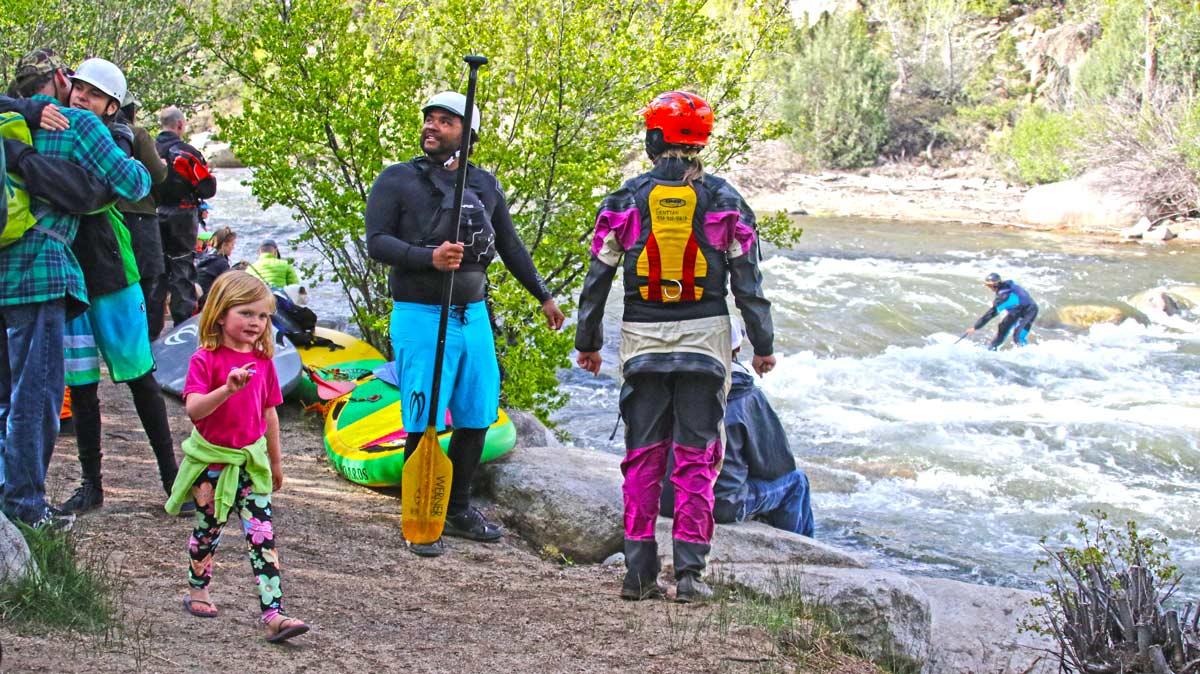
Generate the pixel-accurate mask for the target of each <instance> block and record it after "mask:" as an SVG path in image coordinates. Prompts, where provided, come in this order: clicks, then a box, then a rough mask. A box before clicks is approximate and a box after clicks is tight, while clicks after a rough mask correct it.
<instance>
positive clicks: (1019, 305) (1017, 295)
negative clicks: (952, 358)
mask: <svg viewBox="0 0 1200 674" xmlns="http://www.w3.org/2000/svg"><path fill="white" fill-rule="evenodd" d="M1036 306H1037V303H1036V302H1034V301H1033V298H1032V297H1030V296H1029V292H1028V291H1026V290H1025V289H1024V288H1022V287H1021V286H1019V285H1017V284H1016V283H1013V282H1012V281H1001V282H1000V285H999V286H997V287H996V298H995V299H993V300H992V306H991V308H990V309H988V310H987V311H986V312H985V313H984V314H983V315H982V316H980V317H979V320H977V321H975V329H976V330H978V329H979V328H982V327H983V326H985V325H987V323H988V321H990V320H992V319H993V318H995V317H996V315H997V314H999V313H1000V312H1001V311H1012V312H1014V313H1015V312H1017V311H1025V310H1026V309H1027V308H1028V307H1036Z"/></svg>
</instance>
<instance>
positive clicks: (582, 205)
mask: <svg viewBox="0 0 1200 674" xmlns="http://www.w3.org/2000/svg"><path fill="white" fill-rule="evenodd" d="M704 5H705V3H704V2H702V1H701V0H665V1H663V2H654V3H645V2H640V1H638V0H618V1H615V2H608V3H590V2H585V1H582V0H559V1H558V2H551V3H545V2H541V1H539V0H506V1H504V2H496V1H495V0H487V1H485V0H435V1H433V2H416V1H405V0H391V1H390V2H346V1H344V0H296V1H294V2H290V3H272V4H269V5H268V4H266V3H261V4H260V3H256V4H255V5H253V6H250V7H246V8H243V9H241V10H239V11H235V12H225V13H221V12H215V11H213V12H210V13H208V14H205V15H203V16H197V17H196V19H195V29H196V31H197V33H198V34H199V35H200V37H201V40H202V41H203V43H204V44H205V45H206V46H207V47H209V49H210V50H211V52H212V54H213V55H214V57H215V58H217V59H220V60H221V61H222V62H223V63H224V64H225V65H226V66H227V67H228V68H230V69H231V70H232V71H233V72H235V73H237V74H238V75H239V76H240V77H241V79H242V80H243V82H244V83H245V92H244V96H243V99H244V100H243V103H244V105H243V110H242V112H240V113H238V114H236V115H233V116H228V117H223V118H220V119H219V121H220V123H221V129H222V134H223V136H224V137H225V138H226V139H228V140H229V141H230V142H231V143H232V145H233V149H234V151H235V153H236V154H237V155H238V156H239V158H240V159H242V161H244V162H245V163H246V164H247V165H248V166H251V167H253V168H254V169H255V172H254V176H253V178H252V179H251V186H252V189H253V191H254V194H255V196H256V197H257V198H258V199H259V201H260V202H261V203H262V204H263V205H264V206H268V205H273V204H282V205H284V206H287V207H289V208H291V209H292V210H293V212H294V213H296V217H297V218H298V219H299V220H300V222H301V223H302V224H303V225H304V228H305V231H304V233H303V234H302V235H301V237H300V240H301V241H305V242H308V243H310V244H311V245H313V246H315V247H316V249H317V250H318V251H319V252H320V253H321V255H322V257H323V258H324V261H325V262H326V263H327V270H328V272H327V278H326V280H329V281H333V282H335V283H338V284H340V285H341V286H342V287H343V288H344V289H345V294H346V299H347V302H348V306H349V307H350V309H351V312H352V318H353V320H354V321H355V323H356V324H357V325H358V327H359V328H360V329H361V330H362V332H363V334H364V336H365V337H366V338H367V339H368V340H369V341H371V342H372V343H374V344H376V345H378V346H382V347H384V348H385V349H386V348H387V338H386V335H387V324H386V317H387V315H388V307H389V304H390V300H389V298H388V295H387V291H386V283H385V280H384V269H383V268H382V266H381V265H378V264H375V263H373V262H371V261H369V260H368V258H367V255H366V243H365V241H364V239H363V234H364V229H363V220H362V212H363V208H364V205H365V201H366V197H367V194H368V192H369V190H370V187H371V184H372V182H373V181H374V179H375V177H376V176H377V175H378V174H379V172H380V171H381V170H382V169H383V168H384V167H385V166H386V165H387V164H388V163H390V162H392V161H397V160H404V159H406V158H408V157H411V156H414V155H417V154H419V152H420V149H419V146H418V143H417V141H418V130H419V127H420V106H421V103H422V102H423V101H424V99H425V98H426V97H427V96H428V95H430V94H432V93H434V92H436V91H439V90H442V89H447V88H454V89H459V90H462V88H463V87H464V86H465V82H464V74H465V66H464V65H463V63H462V55H463V54H466V53H482V54H486V55H487V56H488V57H489V58H490V59H491V62H490V64H489V65H488V66H486V67H485V68H484V69H483V70H482V71H481V73H480V85H479V95H478V103H479V107H480V109H481V111H482V118H483V119H482V124H483V128H482V134H481V140H480V143H479V144H478V145H477V146H476V152H475V155H474V156H473V160H474V161H475V162H476V163H478V164H479V165H481V166H483V167H484V168H486V169H488V170H489V171H492V172H494V173H495V174H496V175H497V176H498V177H499V179H500V181H501V183H502V185H503V186H504V188H505V192H506V195H507V197H508V201H509V204H510V208H511V210H512V213H513V219H514V222H515V223H516V226H517V229H518V232H519V234H520V235H521V238H522V240H523V241H524V242H525V244H526V245H527V246H528V247H529V249H530V251H531V252H532V254H533V257H534V261H535V263H536V264H537V267H538V269H539V270H540V271H541V272H542V274H543V275H544V276H545V278H546V281H547V283H548V284H549V286H550V288H551V290H552V291H553V292H554V294H555V295H556V296H557V297H558V298H559V299H560V302H563V303H564V304H565V305H566V308H568V309H569V308H570V305H571V303H572V302H571V298H573V296H574V295H575V292H576V290H577V289H578V286H579V284H580V283H581V282H582V277H583V274H584V272H585V271H586V267H587V256H588V246H587V243H586V240H587V236H588V234H589V230H590V228H591V225H592V219H593V217H594V215H595V208H596V204H597V202H598V200H599V198H600V196H601V195H602V194H603V193H604V192H605V191H608V190H611V189H613V188H615V187H616V186H617V185H618V184H619V183H620V181H621V178H622V167H623V166H624V165H626V164H627V163H628V162H629V159H630V158H631V157H633V156H636V154H634V153H635V152H636V151H637V149H638V144H637V130H638V118H637V115H636V111H637V110H638V108H639V107H641V106H642V105H644V104H645V103H646V101H648V100H649V99H650V98H651V97H652V96H653V95H654V94H656V93H658V92H659V91H661V90H665V89H671V88H679V87H687V88H690V89H692V90H694V91H696V92H697V93H700V94H701V95H703V96H706V97H707V98H708V100H709V101H710V102H711V103H712V104H713V106H714V108H715V109H716V111H717V115H718V118H719V128H718V134H717V136H716V137H717V141H716V142H715V143H714V144H713V146H712V147H711V148H710V149H709V151H708V152H707V155H706V161H707V163H708V165H709V166H715V167H720V166H722V165H723V164H724V163H725V162H727V161H729V160H730V159H732V158H735V157H737V156H739V155H740V154H742V153H744V152H745V151H746V149H747V148H748V147H749V145H750V143H751V142H753V141H755V140H757V139H759V138H762V137H763V136H765V135H767V134H769V133H770V132H772V131H773V130H774V129H776V128H777V127H776V126H774V125H770V124H764V123H762V122H760V121H759V119H760V118H761V117H762V116H763V112H764V108H765V106H766V103H767V101H766V98H765V96H764V94H763V91H762V89H761V88H760V87H757V86H756V82H755V80H754V78H753V77H752V75H753V74H754V73H755V72H756V68H757V64H758V63H759V60H760V59H763V58H768V57H771V56H773V55H774V51H775V50H776V49H777V48H778V47H779V45H780V44H781V43H782V42H783V40H784V39H785V37H786V26H787V25H788V21H789V19H788V14H787V8H786V5H785V4H784V3H783V2H779V1H776V0H747V1H746V2H743V3H740V5H739V6H743V7H745V8H747V9H748V11H746V13H745V15H746V16H747V17H749V18H748V19H746V20H744V21H742V22H738V23H737V25H736V26H731V25H727V22H723V21H721V20H720V19H719V17H718V18H714V17H712V16H709V15H707V14H706V13H705V12H704V11H702V10H703V8H704ZM489 300H490V303H491V308H492V313H493V318H494V328H495V333H496V341H497V346H498V348H499V352H500V355H501V364H502V367H503V368H504V369H505V371H506V373H507V375H508V376H507V377H506V379H505V383H504V395H505V401H506V403H507V404H509V405H512V406H517V407H523V408H529V409H533V410H535V411H537V412H539V413H541V414H543V415H545V413H547V412H548V411H549V410H551V409H553V408H555V407H557V406H559V405H561V403H562V402H563V399H562V397H561V394H559V393H558V392H557V381H556V379H555V372H556V370H557V369H558V368H561V367H564V366H567V365H568V361H567V355H568V353H569V352H570V348H571V339H572V338H571V335H570V334H569V331H564V333H561V334H560V333H551V332H549V331H548V330H546V329H545V327H544V323H543V321H542V319H541V315H540V313H539V312H538V310H537V306H536V302H534V301H533V300H532V299H531V298H530V297H529V296H528V295H527V294H526V293H525V291H524V290H523V289H522V288H521V287H520V286H519V284H518V283H516V281H515V279H513V278H512V277H511V275H510V274H509V273H508V272H507V271H506V270H504V269H503V266H502V265H494V266H493V267H492V271H491V274H490V292H489Z"/></svg>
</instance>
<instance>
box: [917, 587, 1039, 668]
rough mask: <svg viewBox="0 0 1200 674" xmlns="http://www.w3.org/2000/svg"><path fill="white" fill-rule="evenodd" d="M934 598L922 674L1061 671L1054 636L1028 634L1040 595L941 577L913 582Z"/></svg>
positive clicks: (930, 597) (931, 599) (930, 604)
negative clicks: (1026, 628)
mask: <svg viewBox="0 0 1200 674" xmlns="http://www.w3.org/2000/svg"><path fill="white" fill-rule="evenodd" d="M913 580H914V581H915V582H916V584H917V585H918V586H920V588H921V589H922V590H924V592H925V595H926V596H927V597H928V598H929V607H930V611H931V613H932V631H931V635H930V646H931V648H930V652H929V660H928V662H927V663H926V665H925V669H924V671H923V674H960V673H961V672H1025V673H1027V674H1051V673H1052V672H1056V671H1058V667H1057V666H1056V665H1055V662H1054V659H1053V658H1052V657H1050V656H1049V655H1048V654H1047V651H1050V650H1053V649H1054V648H1055V647H1056V646H1057V644H1056V643H1055V642H1054V640H1053V639H1051V638H1050V637H1045V636H1041V635H1038V634H1033V633H1030V632H1025V631H1023V630H1022V629H1021V622H1022V621H1023V620H1025V619H1027V618H1029V617H1031V616H1032V615H1033V611H1034V609H1033V607H1032V606H1030V604H1029V602H1030V600H1032V599H1034V598H1035V597H1037V596H1038V595H1037V593H1034V592H1027V591H1024V590H1014V589H1011V588H1006V587H990V586H985V585H972V584H970V583H962V582H959V581H956V580H945V579H942V578H913Z"/></svg>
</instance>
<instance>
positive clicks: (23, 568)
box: [0, 514, 34, 585]
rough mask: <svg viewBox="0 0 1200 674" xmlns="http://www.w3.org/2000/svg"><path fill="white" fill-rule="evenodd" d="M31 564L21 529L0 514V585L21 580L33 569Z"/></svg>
mask: <svg viewBox="0 0 1200 674" xmlns="http://www.w3.org/2000/svg"><path fill="white" fill-rule="evenodd" d="M33 565H34V562H33V558H32V557H31V556H30V554H29V546H28V545H27V544H26V543H25V537H24V536H22V535H21V530H20V529H18V528H17V527H16V525H14V524H13V523H12V522H10V521H8V518H7V517H5V516H4V515H3V514H0V585H5V584H8V583H15V582H17V581H19V580H21V579H22V578H24V577H25V575H26V574H28V573H29V572H30V571H32V570H33Z"/></svg>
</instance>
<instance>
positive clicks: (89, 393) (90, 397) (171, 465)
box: [71, 372, 179, 493]
mask: <svg viewBox="0 0 1200 674" xmlns="http://www.w3.org/2000/svg"><path fill="white" fill-rule="evenodd" d="M125 383H126V385H127V386H129V391H130V392H131V393H133V406H134V407H135V408H136V409H137V414H138V418H139V419H140V420H141V422H142V428H143V429H145V431H146V437H147V438H149V440H150V448H151V449H152V450H154V459H155V460H156V461H157V462H158V476H159V478H161V479H162V484H163V489H165V490H166V491H167V492H168V493H170V491H171V486H172V485H173V484H174V483H175V474H176V473H178V472H179V465H178V464H177V463H176V462H175V442H174V440H173V439H172V438H171V426H170V424H169V422H168V421H167V405H166V403H165V402H164V401H163V397H162V391H161V389H160V388H159V386H158V382H157V381H155V380H154V374H153V373H150V372H147V373H146V374H144V375H142V376H141V377H138V378H137V379H134V380H133V381H129V382H125ZM98 386H99V384H83V385H81V386H72V387H71V416H72V418H73V420H74V425H75V441H76V443H77V444H78V445H79V467H80V469H81V471H82V473H83V481H84V482H90V483H92V484H95V485H97V486H100V484H101V480H100V475H101V470H100V458H101V455H102V452H101V440H100V398H99V396H98V395H97V393H96V390H97V388H98Z"/></svg>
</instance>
